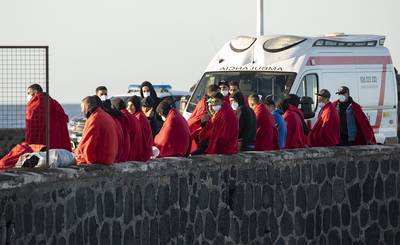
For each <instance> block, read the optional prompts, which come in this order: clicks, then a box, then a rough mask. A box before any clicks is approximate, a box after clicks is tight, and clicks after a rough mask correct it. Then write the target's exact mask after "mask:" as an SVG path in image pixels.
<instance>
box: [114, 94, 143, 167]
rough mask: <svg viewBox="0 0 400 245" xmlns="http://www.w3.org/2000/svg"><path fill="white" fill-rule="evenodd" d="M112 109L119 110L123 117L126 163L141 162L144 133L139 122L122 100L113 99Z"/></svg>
mask: <svg viewBox="0 0 400 245" xmlns="http://www.w3.org/2000/svg"><path fill="white" fill-rule="evenodd" d="M111 104H112V108H114V109H116V110H119V111H120V112H121V113H122V115H123V118H124V120H123V122H124V126H126V127H124V128H123V131H124V147H123V148H124V149H125V148H127V149H125V150H126V154H124V155H123V157H124V159H125V161H140V160H141V157H140V155H141V154H142V151H143V149H142V148H143V145H142V131H141V129H140V122H139V120H138V119H137V118H136V117H135V116H133V115H132V114H131V113H129V111H128V110H127V109H126V107H127V106H126V105H125V102H124V101H123V100H122V99H121V98H113V99H112V100H111Z"/></svg>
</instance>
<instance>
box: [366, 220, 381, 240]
mask: <svg viewBox="0 0 400 245" xmlns="http://www.w3.org/2000/svg"><path fill="white" fill-rule="evenodd" d="M380 233H381V232H380V229H379V226H378V224H377V223H374V224H372V225H370V226H369V227H368V229H367V230H366V231H365V244H366V245H373V244H378V243H379V240H380Z"/></svg>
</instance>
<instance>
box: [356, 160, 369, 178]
mask: <svg viewBox="0 0 400 245" xmlns="http://www.w3.org/2000/svg"><path fill="white" fill-rule="evenodd" d="M357 169H358V179H360V180H362V179H364V177H365V175H366V174H367V164H365V162H364V161H359V162H358V163H357Z"/></svg>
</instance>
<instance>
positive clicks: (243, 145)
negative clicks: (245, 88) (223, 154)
mask: <svg viewBox="0 0 400 245" xmlns="http://www.w3.org/2000/svg"><path fill="white" fill-rule="evenodd" d="M232 97H233V98H234V99H235V101H236V102H238V104H239V107H238V108H237V110H236V111H235V112H236V116H237V117H238V120H239V149H240V151H250V150H253V149H254V143H255V141H256V131H257V121H256V115H255V114H254V111H253V110H252V109H250V108H249V107H248V106H247V105H246V104H245V103H244V98H243V95H242V93H241V92H237V93H235V94H233V95H232Z"/></svg>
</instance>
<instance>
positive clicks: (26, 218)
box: [23, 200, 64, 236]
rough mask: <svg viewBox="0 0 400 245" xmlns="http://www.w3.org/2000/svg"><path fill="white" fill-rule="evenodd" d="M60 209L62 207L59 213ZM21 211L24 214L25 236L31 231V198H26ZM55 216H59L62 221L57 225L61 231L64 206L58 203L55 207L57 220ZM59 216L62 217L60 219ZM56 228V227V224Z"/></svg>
mask: <svg viewBox="0 0 400 245" xmlns="http://www.w3.org/2000/svg"><path fill="white" fill-rule="evenodd" d="M61 209H62V214H60V212H61ZM57 210H58V213H57ZM23 212H24V215H23V217H24V219H23V220H24V234H25V236H27V235H29V234H30V233H31V232H32V202H31V200H28V201H27V202H26V203H25V204H24V207H23ZM57 214H58V215H57ZM57 217H58V218H59V221H60V222H62V223H61V224H60V225H59V227H58V228H59V229H60V231H61V229H62V227H63V224H64V206H63V205H61V204H59V205H58V206H57V208H56V220H57ZM61 218H62V220H61ZM56 228H57V226H56Z"/></svg>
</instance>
